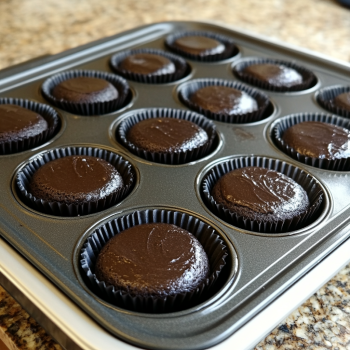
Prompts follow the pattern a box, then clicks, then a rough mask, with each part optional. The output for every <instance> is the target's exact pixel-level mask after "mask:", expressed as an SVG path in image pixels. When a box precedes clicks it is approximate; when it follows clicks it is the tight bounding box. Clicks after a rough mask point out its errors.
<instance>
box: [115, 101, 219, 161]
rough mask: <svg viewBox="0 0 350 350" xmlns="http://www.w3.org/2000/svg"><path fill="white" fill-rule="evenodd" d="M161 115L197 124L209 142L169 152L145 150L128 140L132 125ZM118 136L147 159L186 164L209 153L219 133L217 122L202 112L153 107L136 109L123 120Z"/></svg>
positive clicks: (135, 152)
mask: <svg viewBox="0 0 350 350" xmlns="http://www.w3.org/2000/svg"><path fill="white" fill-rule="evenodd" d="M160 117H163V118H175V119H184V120H188V121H190V122H192V123H195V124H197V125H198V126H200V127H201V128H203V129H204V130H205V131H206V133H207V134H208V142H207V143H206V144H204V145H202V146H200V147H196V148H194V149H191V150H188V151H186V152H169V153H167V152H149V151H145V150H143V149H141V148H139V147H137V146H135V145H134V144H133V143H131V142H130V141H128V139H127V133H128V131H129V130H130V128H131V127H132V126H134V125H135V124H137V123H139V122H141V121H142V120H145V119H151V118H160ZM116 138H117V140H118V142H120V143H121V144H122V145H123V146H124V147H126V148H127V149H128V150H129V151H131V152H132V153H134V154H136V155H137V156H139V157H141V158H144V159H146V160H149V161H152V162H157V163H163V164H184V163H189V162H192V161H194V160H197V159H199V158H202V157H204V156H206V155H207V154H209V153H210V152H211V151H212V150H213V148H214V146H215V144H214V143H215V140H216V138H217V134H216V126H215V124H214V123H213V122H212V121H210V120H209V119H207V118H205V117H204V116H202V115H200V114H197V113H194V112H189V111H184V110H180V109H171V108H152V109H144V110H139V111H135V114H133V115H131V116H129V117H127V118H126V119H125V120H123V121H122V122H121V123H120V125H119V126H118V128H117V130H116Z"/></svg>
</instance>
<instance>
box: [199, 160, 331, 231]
mask: <svg viewBox="0 0 350 350" xmlns="http://www.w3.org/2000/svg"><path fill="white" fill-rule="evenodd" d="M250 166H257V167H262V168H267V169H272V170H275V171H278V172H280V173H282V174H284V175H286V176H288V177H290V178H291V179H293V180H294V181H295V182H297V183H298V184H299V185H300V186H301V187H302V188H303V189H304V190H305V191H306V193H307V195H308V197H309V201H310V207H309V209H308V210H306V211H305V212H304V213H302V214H300V215H297V216H295V217H294V218H292V219H287V220H276V221H275V222H273V223H272V222H267V221H257V220H252V219H250V218H247V217H244V216H240V215H238V214H236V213H234V212H231V211H230V210H229V209H227V208H225V207H224V206H223V205H222V204H218V203H217V202H216V201H215V200H214V198H213V196H212V195H211V192H212V189H213V187H214V185H215V184H216V183H217V182H218V181H219V179H220V178H221V177H222V176H224V175H225V174H227V173H229V172H230V171H232V170H235V169H240V168H244V167H250ZM201 195H202V198H203V201H204V203H205V204H206V206H207V207H208V208H209V209H210V210H211V211H212V212H213V213H214V214H215V215H217V216H219V217H220V218H221V219H222V220H224V221H226V222H227V223H229V224H231V225H233V226H236V227H239V228H242V229H245V230H248V231H253V232H259V233H271V234H277V233H285V232H291V231H295V230H298V229H300V228H303V227H306V226H307V225H309V224H310V223H312V222H313V221H315V220H316V219H317V218H318V216H319V213H320V211H321V208H322V203H323V198H324V195H325V194H324V191H323V189H322V187H321V185H320V184H319V182H318V181H317V180H316V179H315V178H314V177H312V176H311V175H309V174H307V173H306V172H304V171H303V170H301V169H299V168H297V167H295V166H293V165H291V164H288V163H285V162H283V161H281V160H276V159H270V158H265V157H259V156H247V157H237V158H232V159H231V160H227V161H225V162H222V163H220V164H217V165H216V166H214V167H213V168H211V169H210V170H209V171H208V172H207V174H206V175H205V176H204V178H203V180H202V183H201Z"/></svg>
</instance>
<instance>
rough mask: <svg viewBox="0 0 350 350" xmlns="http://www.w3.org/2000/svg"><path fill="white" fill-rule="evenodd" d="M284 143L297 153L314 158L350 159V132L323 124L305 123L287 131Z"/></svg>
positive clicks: (283, 137)
mask: <svg viewBox="0 0 350 350" xmlns="http://www.w3.org/2000/svg"><path fill="white" fill-rule="evenodd" d="M282 139H283V140H284V142H285V143H286V144H287V145H288V146H289V147H291V148H293V149H294V150H295V151H296V152H298V153H300V154H302V155H304V156H307V157H313V158H320V159H340V158H348V157H350V149H349V144H350V131H349V130H347V129H345V128H341V127H339V126H336V125H332V124H328V123H322V122H303V123H299V124H295V125H293V126H291V127H290V128H289V129H287V130H286V131H285V133H284V135H283V136H282Z"/></svg>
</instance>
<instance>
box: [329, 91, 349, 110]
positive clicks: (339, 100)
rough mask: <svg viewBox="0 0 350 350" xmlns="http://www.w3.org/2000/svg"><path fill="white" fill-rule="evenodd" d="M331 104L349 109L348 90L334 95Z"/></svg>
mask: <svg viewBox="0 0 350 350" xmlns="http://www.w3.org/2000/svg"><path fill="white" fill-rule="evenodd" d="M333 104H334V105H335V106H337V107H340V108H344V109H347V110H349V111H350V91H349V92H344V93H342V94H340V95H338V96H336V97H335V98H334V100H333Z"/></svg>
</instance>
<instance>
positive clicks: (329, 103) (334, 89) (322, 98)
mask: <svg viewBox="0 0 350 350" xmlns="http://www.w3.org/2000/svg"><path fill="white" fill-rule="evenodd" d="M344 92H350V86H339V85H338V86H330V87H327V88H324V89H322V90H320V91H319V92H318V95H317V102H318V103H319V104H320V105H321V106H322V107H323V108H324V109H327V110H328V111H330V112H332V113H334V114H338V115H340V116H342V117H345V118H350V110H349V109H345V108H343V107H340V106H337V105H336V104H335V103H334V99H335V98H336V97H337V96H339V95H340V94H343V93H344Z"/></svg>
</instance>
